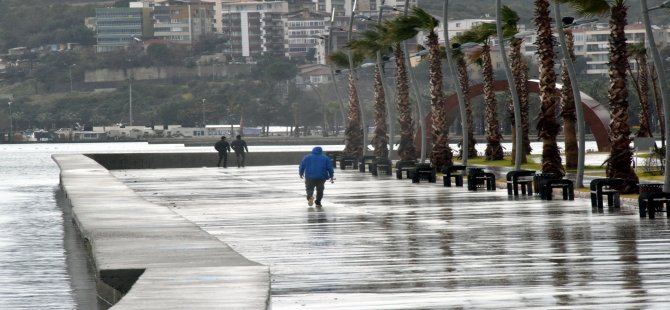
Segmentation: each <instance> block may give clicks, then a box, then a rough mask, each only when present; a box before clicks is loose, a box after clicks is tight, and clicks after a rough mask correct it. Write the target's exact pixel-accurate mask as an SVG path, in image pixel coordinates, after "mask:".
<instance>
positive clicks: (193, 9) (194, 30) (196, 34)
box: [153, 0, 214, 44]
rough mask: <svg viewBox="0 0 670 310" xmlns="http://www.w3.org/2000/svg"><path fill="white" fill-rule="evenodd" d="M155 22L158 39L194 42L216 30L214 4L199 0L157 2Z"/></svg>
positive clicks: (155, 33)
mask: <svg viewBox="0 0 670 310" xmlns="http://www.w3.org/2000/svg"><path fill="white" fill-rule="evenodd" d="M153 23H154V24H153V27H154V36H155V37H156V38H157V39H162V40H165V41H170V42H174V43H181V44H193V43H194V42H195V41H197V40H198V38H200V37H201V36H202V35H206V34H209V33H212V32H213V31H214V4H213V3H209V2H203V1H197V0H195V1H164V2H157V3H156V4H155V5H154V7H153Z"/></svg>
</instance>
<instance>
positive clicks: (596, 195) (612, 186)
mask: <svg viewBox="0 0 670 310" xmlns="http://www.w3.org/2000/svg"><path fill="white" fill-rule="evenodd" d="M623 185H624V180H623V179H618V178H599V179H593V180H592V181H591V183H590V184H589V189H590V190H591V207H592V208H596V207H597V208H598V209H602V208H603V196H606V197H607V206H608V207H614V208H619V207H620V206H621V195H620V193H619V190H617V189H616V187H618V186H623Z"/></svg>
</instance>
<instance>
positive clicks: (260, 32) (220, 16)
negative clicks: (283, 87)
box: [214, 0, 288, 62]
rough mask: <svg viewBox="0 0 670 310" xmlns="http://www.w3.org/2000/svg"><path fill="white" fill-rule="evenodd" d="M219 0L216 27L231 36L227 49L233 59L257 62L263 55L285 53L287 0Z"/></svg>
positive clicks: (216, 6) (216, 2) (225, 49)
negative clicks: (237, 0) (284, 20)
mask: <svg viewBox="0 0 670 310" xmlns="http://www.w3.org/2000/svg"><path fill="white" fill-rule="evenodd" d="M224 1H225V0H215V3H214V11H215V14H216V15H215V20H216V22H215V28H216V31H217V32H219V33H221V34H223V36H224V38H226V39H227V44H224V47H223V53H224V54H225V55H226V56H228V57H230V59H231V60H233V61H244V62H250V61H251V62H253V61H255V59H257V58H258V57H259V56H261V55H277V56H283V55H284V54H285V52H284V25H283V23H282V15H283V14H285V13H288V3H287V2H286V1H239V2H224Z"/></svg>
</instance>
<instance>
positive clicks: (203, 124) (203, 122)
mask: <svg viewBox="0 0 670 310" xmlns="http://www.w3.org/2000/svg"><path fill="white" fill-rule="evenodd" d="M205 101H207V99H205V98H202V128H205Z"/></svg>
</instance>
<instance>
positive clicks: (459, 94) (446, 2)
mask: <svg viewBox="0 0 670 310" xmlns="http://www.w3.org/2000/svg"><path fill="white" fill-rule="evenodd" d="M448 11H449V0H444V7H443V11H442V23H443V30H444V31H443V32H444V47H445V48H446V49H445V50H446V53H447V62H448V63H449V71H451V76H452V79H453V80H454V86H455V88H456V96H457V97H458V108H459V110H461V111H460V112H461V131H462V133H463V144H461V153H462V155H463V159H462V160H461V161H462V162H463V165H464V166H467V165H468V148H469V145H468V144H469V143H470V141H469V139H468V124H467V115H466V113H465V96H464V94H463V89H462V88H461V81H459V80H458V77H457V75H458V74H457V73H456V65H455V64H454V58H453V56H452V55H451V43H449V22H448V20H447V16H448Z"/></svg>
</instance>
